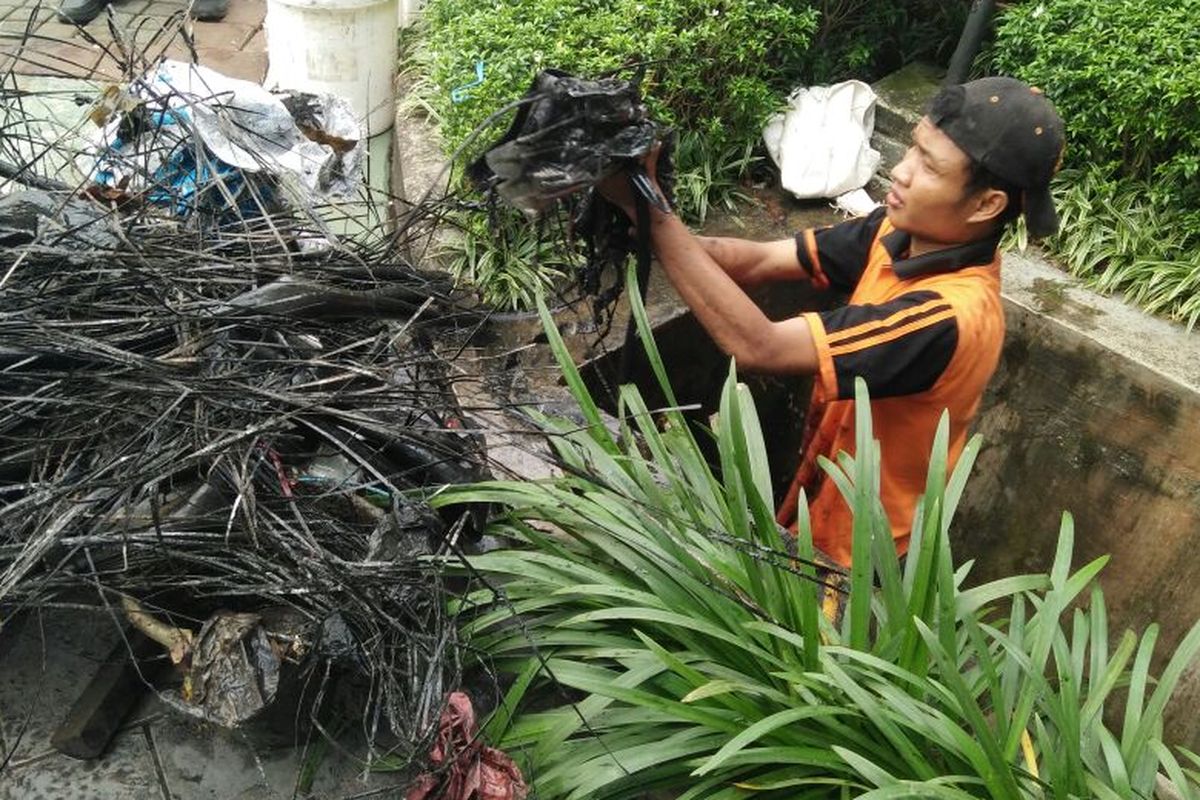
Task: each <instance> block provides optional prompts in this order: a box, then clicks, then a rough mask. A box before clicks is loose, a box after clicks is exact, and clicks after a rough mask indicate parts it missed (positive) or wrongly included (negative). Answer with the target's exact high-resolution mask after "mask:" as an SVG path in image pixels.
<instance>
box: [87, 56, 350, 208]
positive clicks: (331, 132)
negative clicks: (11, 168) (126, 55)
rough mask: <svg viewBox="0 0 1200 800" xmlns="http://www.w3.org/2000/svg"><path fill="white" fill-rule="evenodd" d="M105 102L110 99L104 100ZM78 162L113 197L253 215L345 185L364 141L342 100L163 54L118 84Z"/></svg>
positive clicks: (341, 190)
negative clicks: (124, 85)
mask: <svg viewBox="0 0 1200 800" xmlns="http://www.w3.org/2000/svg"><path fill="white" fill-rule="evenodd" d="M111 105H112V104H110V106H111ZM116 106H117V108H118V109H120V110H117V111H114V112H111V113H99V114H96V115H94V119H95V118H96V117H99V118H98V119H96V121H97V123H98V124H99V125H100V126H101V127H100V129H99V130H98V131H97V133H96V135H95V137H94V138H93V141H92V143H91V145H90V146H89V147H88V148H87V149H86V150H85V151H84V153H83V154H81V155H80V156H79V158H78V160H77V162H76V163H77V166H78V167H79V168H80V169H81V170H82V171H83V173H84V174H85V175H88V176H90V177H91V179H92V180H93V181H94V182H95V183H96V184H97V185H98V186H99V187H101V188H102V189H104V190H106V191H108V192H109V193H111V194H113V195H115V196H117V197H122V198H138V199H142V200H144V201H146V202H149V203H151V204H154V205H159V206H166V207H168V208H170V209H171V210H172V211H173V212H174V213H176V214H178V215H180V216H188V215H190V214H192V213H193V212H196V211H200V210H207V211H210V212H214V213H216V214H218V215H220V214H232V213H233V212H237V214H239V215H241V216H259V215H261V214H262V213H263V212H264V211H269V210H271V209H272V207H276V206H278V205H286V204H288V203H292V204H296V205H301V206H303V205H306V204H308V203H310V202H312V201H313V200H316V199H320V198H322V197H325V196H341V195H346V194H348V193H350V192H352V191H354V190H355V189H356V188H357V187H358V185H359V182H360V176H361V172H362V169H361V166H362V159H363V154H364V150H365V147H364V144H363V136H362V132H361V129H360V128H359V125H358V122H357V121H356V118H355V115H354V112H353V111H352V110H351V108H350V106H349V104H348V103H346V102H345V101H344V100H342V99H340V98H337V97H334V96H332V95H311V94H304V93H300V92H282V93H278V94H276V93H272V92H268V91H267V90H266V89H264V88H263V87H261V86H259V85H258V84H256V83H251V82H249V81H241V80H236V79H233V78H228V77H226V76H224V75H222V74H220V73H219V72H215V71H214V70H211V69H208V68H206V67H201V66H198V65H194V64H184V63H182V62H179V61H164V62H162V63H161V64H159V65H158V66H157V67H155V68H153V69H152V70H150V71H149V72H148V73H146V74H145V75H143V76H142V77H140V78H138V79H136V80H134V81H133V82H132V83H131V84H130V85H129V87H128V89H127V90H126V97H124V98H123V100H122V102H121V103H119V104H116Z"/></svg>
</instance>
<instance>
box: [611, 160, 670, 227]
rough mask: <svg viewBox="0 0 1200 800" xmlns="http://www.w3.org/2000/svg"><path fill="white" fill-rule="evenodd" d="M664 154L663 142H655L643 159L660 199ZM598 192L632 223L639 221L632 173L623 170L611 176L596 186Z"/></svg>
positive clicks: (642, 163) (643, 167)
mask: <svg viewBox="0 0 1200 800" xmlns="http://www.w3.org/2000/svg"><path fill="white" fill-rule="evenodd" d="M661 152H662V142H655V143H654V145H653V146H652V147H651V148H650V150H649V152H647V153H646V155H645V156H644V157H643V158H642V162H641V167H642V169H643V170H645V172H646V177H648V178H649V179H650V180H649V183H650V186H652V187H653V188H654V191H655V193H656V194H657V195H658V196H659V197H665V196H664V195H663V191H662V187H660V186H659V185H658V156H659V153H661ZM596 191H598V192H599V193H600V194H601V195H602V196H603V197H604V199H605V200H607V201H608V202H610V203H612V204H613V205H614V206H616V207H617V208H619V209H621V210H622V211H624V212H625V216H627V217H629V221H630V222H636V221H637V210H636V205H635V204H636V199H635V198H636V195H635V190H634V188H633V184H632V182H631V180H630V171H629V170H628V169H622V170H620V171H619V172H615V173H613V174H612V175H609V176H608V177H607V178H605V179H604V180H602V181H600V182H599V183H597V184H596Z"/></svg>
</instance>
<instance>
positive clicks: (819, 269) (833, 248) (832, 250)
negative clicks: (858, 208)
mask: <svg viewBox="0 0 1200 800" xmlns="http://www.w3.org/2000/svg"><path fill="white" fill-rule="evenodd" d="M886 216H887V210H886V209H884V208H877V209H875V210H874V211H872V212H871V213H870V214H868V215H867V216H865V217H860V218H858V219H850V220H846V221H845V222H841V223H839V224H837V225H831V226H829V227H827V228H809V229H808V230H803V231H801V232H800V233H797V234H796V257H797V258H798V259H799V260H800V266H801V267H803V268H804V271H805V272H807V273H808V275H809V277H810V279H811V280H812V283H813V285H814V286H816V287H817V288H818V289H833V290H834V291H838V292H847V293H849V292H851V291H853V290H854V287H855V286H857V285H858V279H859V278H861V277H862V274H863V270H865V269H866V268H867V260H868V258H869V257H870V254H871V244H872V243H873V242H874V241H875V236H876V235H877V234H878V233H879V227H880V226H881V225H882V224H883V220H884V218H885V217H886Z"/></svg>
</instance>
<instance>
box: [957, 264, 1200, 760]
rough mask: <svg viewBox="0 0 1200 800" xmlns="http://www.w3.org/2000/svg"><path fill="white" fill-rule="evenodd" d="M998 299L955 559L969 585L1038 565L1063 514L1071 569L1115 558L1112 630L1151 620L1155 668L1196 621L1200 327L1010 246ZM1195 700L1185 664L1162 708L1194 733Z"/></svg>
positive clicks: (1195, 738)
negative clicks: (995, 355)
mask: <svg viewBox="0 0 1200 800" xmlns="http://www.w3.org/2000/svg"><path fill="white" fill-rule="evenodd" d="M1005 307H1006V312H1007V321H1008V335H1007V338H1006V344H1005V348H1004V354H1003V357H1002V360H1001V364H1000V367H999V369H998V371H997V374H996V376H995V378H994V379H993V381H992V383H991V385H990V387H989V389H988V392H987V394H986V396H985V401H984V408H983V410H982V412H981V414H980V417H979V419H978V421H977V424H976V430H977V431H978V432H979V433H981V434H982V435H983V437H984V446H983V449H982V450H981V451H980V455H979V459H978V461H977V462H976V466H975V470H974V472H973V474H972V476H971V479H970V481H969V482H968V484H967V491H966V494H965V496H964V498H963V503H962V506H961V508H960V512H959V515H958V518H957V519H956V523H955V525H954V529H953V530H954V548H955V556H956V559H957V560H959V561H962V560H965V559H967V558H974V559H977V564H976V567H975V570H974V572H973V573H972V578H971V580H972V582H975V581H981V580H986V579H992V578H997V577H1001V576H1004V575H1011V574H1015V573H1019V572H1028V571H1042V570H1045V569H1047V568H1048V567H1049V564H1050V563H1051V561H1052V559H1053V556H1054V547H1055V545H1056V543H1057V535H1058V529H1059V522H1060V520H1061V516H1062V512H1063V511H1070V512H1071V513H1072V515H1074V517H1075V541H1076V546H1075V561H1074V566H1076V567H1078V566H1081V565H1083V564H1084V563H1086V562H1088V561H1090V560H1091V559H1093V558H1096V557H1099V556H1102V555H1105V554H1109V555H1111V561H1110V562H1109V564H1108V566H1107V568H1106V569H1105V570H1104V572H1103V573H1102V574H1101V578H1100V583H1101V585H1102V586H1103V588H1104V593H1105V601H1106V603H1107V605H1108V608H1109V612H1110V631H1111V635H1110V641H1115V640H1116V639H1117V637H1118V636H1119V634H1120V632H1121V631H1122V630H1124V629H1125V628H1132V629H1133V630H1135V631H1138V632H1141V631H1143V630H1144V629H1145V628H1146V626H1147V625H1149V624H1150V623H1152V622H1157V623H1159V624H1160V625H1161V636H1160V640H1159V649H1158V665H1159V667H1160V668H1161V665H1162V664H1163V663H1164V662H1165V659H1166V657H1167V656H1168V655H1169V654H1170V653H1171V652H1173V650H1174V648H1175V646H1176V645H1177V644H1178V642H1179V641H1180V640H1181V639H1182V637H1183V636H1184V635H1185V634H1186V633H1187V631H1188V630H1189V629H1190V628H1191V626H1192V625H1193V624H1195V623H1196V621H1197V620H1198V619H1200V592H1197V591H1196V587H1198V586H1200V394H1198V393H1197V390H1196V380H1195V371H1196V370H1198V369H1200V352H1198V346H1197V337H1196V335H1195V334H1191V333H1188V332H1186V331H1184V330H1182V329H1180V328H1178V327H1176V326H1172V325H1169V324H1167V323H1165V322H1163V321H1161V320H1154V319H1150V318H1147V317H1144V316H1142V315H1140V314H1137V313H1136V312H1133V311H1132V310H1131V309H1128V308H1126V307H1124V306H1121V305H1120V304H1118V303H1115V302H1114V301H1112V300H1109V299H1106V298H1099V297H1096V296H1095V295H1092V294H1091V293H1090V292H1086V291H1084V290H1082V289H1079V288H1078V287H1077V286H1075V285H1074V284H1073V282H1072V281H1070V280H1069V279H1068V278H1066V277H1065V276H1063V275H1062V273H1058V272H1055V271H1053V270H1051V269H1050V268H1049V267H1046V266H1044V265H1039V264H1038V263H1036V262H1033V261H1030V260H1028V259H1022V258H1020V257H1016V256H1008V257H1006V261H1005ZM1198 699H1200V670H1193V672H1192V674H1191V675H1190V676H1189V677H1188V679H1187V681H1186V685H1185V686H1184V687H1182V688H1181V690H1180V693H1179V694H1178V695H1177V697H1176V700H1175V702H1174V704H1173V706H1174V708H1175V709H1176V711H1175V713H1174V714H1173V718H1172V720H1171V721H1170V727H1171V729H1172V732H1173V735H1174V737H1176V738H1177V739H1178V740H1179V741H1182V742H1191V743H1192V745H1193V746H1195V745H1196V744H1197V743H1198V742H1200V718H1198V717H1197V716H1196V715H1195V714H1194V713H1193V711H1192V709H1193V707H1194V704H1195V702H1196V701H1197V700H1198Z"/></svg>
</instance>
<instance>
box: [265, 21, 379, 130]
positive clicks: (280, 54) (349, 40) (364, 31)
mask: <svg viewBox="0 0 1200 800" xmlns="http://www.w3.org/2000/svg"><path fill="white" fill-rule="evenodd" d="M398 13H399V11H398V6H397V0H267V20H266V31H267V60H268V66H267V86H269V87H278V88H281V89H298V90H301V91H306V92H332V93H334V94H337V95H340V96H341V97H344V98H345V99H346V100H347V101H349V103H350V105H351V107H352V108H353V109H354V111H355V113H357V114H358V115H359V121H360V122H361V123H362V124H363V126H364V128H365V130H366V132H367V133H369V135H371V136H374V135H375V134H377V133H383V132H384V131H386V130H390V129H391V127H392V123H393V122H394V120H395V111H396V95H395V89H394V84H395V79H396V57H397V54H396V18H397V14H398Z"/></svg>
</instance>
